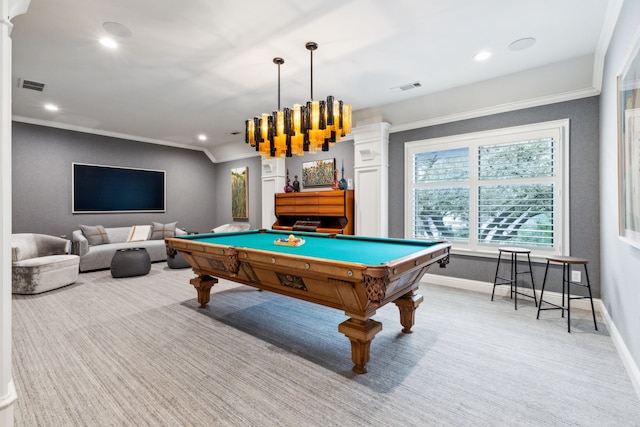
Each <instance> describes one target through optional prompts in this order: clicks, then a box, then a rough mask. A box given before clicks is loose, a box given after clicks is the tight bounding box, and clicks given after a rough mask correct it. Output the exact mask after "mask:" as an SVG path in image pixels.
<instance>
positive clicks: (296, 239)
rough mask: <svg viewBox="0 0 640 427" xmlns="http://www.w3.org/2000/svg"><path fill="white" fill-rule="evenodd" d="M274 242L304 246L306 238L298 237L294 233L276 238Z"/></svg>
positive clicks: (280, 244) (283, 244)
mask: <svg viewBox="0 0 640 427" xmlns="http://www.w3.org/2000/svg"><path fill="white" fill-rule="evenodd" d="M273 243H274V244H276V245H279V246H296V247H297V246H302V245H304V239H302V238H300V237H296V236H294V235H293V234H289V237H282V238H280V239H276V240H275V241H274V242H273Z"/></svg>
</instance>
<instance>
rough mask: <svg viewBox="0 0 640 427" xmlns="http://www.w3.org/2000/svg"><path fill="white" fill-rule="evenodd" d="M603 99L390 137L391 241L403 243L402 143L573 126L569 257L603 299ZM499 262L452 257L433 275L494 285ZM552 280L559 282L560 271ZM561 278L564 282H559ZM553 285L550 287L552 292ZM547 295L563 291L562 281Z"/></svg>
mask: <svg viewBox="0 0 640 427" xmlns="http://www.w3.org/2000/svg"><path fill="white" fill-rule="evenodd" d="M598 98H599V97H590V98H584V99H579V100H575V101H568V102H562V103H557V104H549V105H544V106H541V107H535V108H527V109H523V110H517V111H512V112H508V113H502V114H495V115H491V116H486V117H479V118H474V119H469V120H461V121H458V122H453V123H445V124H441V125H436V126H429V127H425V128H420V129H413V130H408V131H404V132H397V133H392V134H391V135H390V137H389V236H390V237H404V205H405V203H404V191H405V189H404V177H405V175H404V143H405V142H409V141H418V140H423V139H429V138H438V137H444V136H450V135H459V134H465V133H471V132H480V131H486V130H490V129H500V128H505V127H511V126H519V125H525V124H531V123H539V122H547V121H552V120H560V119H567V118H568V119H569V120H570V124H569V126H570V147H569V161H570V172H569V174H570V176H569V181H570V182H569V186H570V192H571V194H570V206H569V209H570V223H571V231H570V245H571V255H574V256H580V257H584V258H587V259H589V265H588V268H589V277H590V279H591V287H592V289H593V292H594V297H599V296H600V235H599V230H600V214H599V206H600V197H599V193H598V185H599V183H598V180H599V165H598V162H599V151H598V132H599V99H598ZM544 267H545V264H544V263H534V273H533V274H534V281H535V282H536V286H537V288H538V289H539V288H540V287H541V285H542V279H543V277H544ZM495 269H496V259H495V258H483V257H470V256H455V255H454V256H452V259H451V263H450V264H449V266H448V267H447V268H446V269H440V268H434V269H432V270H430V271H429V272H430V273H434V274H444V275H448V276H453V277H457V278H462V279H469V280H477V281H482V282H493V279H494V276H495ZM554 270H556V272H555V273H554V277H561V272H558V271H557V269H554ZM559 274H560V276H558V275H559ZM549 284H550V286H549ZM549 284H548V286H547V289H548V290H551V291H556V292H558V291H560V290H561V284H560V279H558V280H555V281H554V282H551V281H550V282H549Z"/></svg>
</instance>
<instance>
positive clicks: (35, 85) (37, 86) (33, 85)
mask: <svg viewBox="0 0 640 427" xmlns="http://www.w3.org/2000/svg"><path fill="white" fill-rule="evenodd" d="M44 86H45V84H44V83H40V82H35V81H33V80H27V79H20V80H19V81H18V87H20V88H22V89H31V90H35V91H38V92H42V91H44Z"/></svg>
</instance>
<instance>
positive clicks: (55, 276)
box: [11, 233, 80, 294]
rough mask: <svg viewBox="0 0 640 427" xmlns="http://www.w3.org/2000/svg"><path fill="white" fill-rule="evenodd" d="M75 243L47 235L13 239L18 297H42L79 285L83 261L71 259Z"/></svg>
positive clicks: (75, 258) (74, 256)
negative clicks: (45, 293) (72, 245)
mask: <svg viewBox="0 0 640 427" xmlns="http://www.w3.org/2000/svg"><path fill="white" fill-rule="evenodd" d="M70 252H71V241H70V240H67V239H63V238H61V237H56V236H48V235H46V234H32V233H21V234H12V235H11V261H12V285H13V288H12V289H13V293H14V294H39V293H42V292H46V291H50V290H52V289H57V288H60V287H62V286H67V285H70V284H72V283H75V281H76V280H78V273H79V263H80V257H79V256H77V255H71V254H70Z"/></svg>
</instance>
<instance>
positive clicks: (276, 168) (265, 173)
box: [262, 158, 286, 229]
mask: <svg viewBox="0 0 640 427" xmlns="http://www.w3.org/2000/svg"><path fill="white" fill-rule="evenodd" d="M285 183H286V170H285V165H284V159H264V158H263V159H262V228H266V229H269V228H271V226H272V225H273V223H274V222H276V212H275V200H276V193H282V192H283V191H284V186H285Z"/></svg>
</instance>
